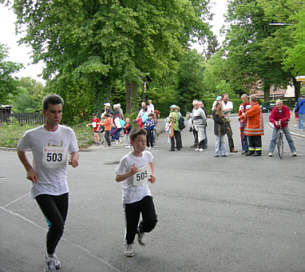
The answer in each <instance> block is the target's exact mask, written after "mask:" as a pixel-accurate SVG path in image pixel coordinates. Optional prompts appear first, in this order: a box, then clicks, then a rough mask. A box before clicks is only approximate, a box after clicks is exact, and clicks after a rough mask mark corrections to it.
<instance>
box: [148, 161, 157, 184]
mask: <svg viewBox="0 0 305 272" xmlns="http://www.w3.org/2000/svg"><path fill="white" fill-rule="evenodd" d="M148 165H149V167H150V170H151V175H150V177H149V181H150V182H151V183H154V182H155V181H156V177H155V175H154V164H153V162H150V163H149V164H148Z"/></svg>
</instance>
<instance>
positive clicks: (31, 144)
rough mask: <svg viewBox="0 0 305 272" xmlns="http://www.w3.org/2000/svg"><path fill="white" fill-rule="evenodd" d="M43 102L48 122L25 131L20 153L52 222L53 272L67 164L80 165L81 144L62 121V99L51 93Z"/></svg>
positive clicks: (49, 256)
mask: <svg viewBox="0 0 305 272" xmlns="http://www.w3.org/2000/svg"><path fill="white" fill-rule="evenodd" d="M42 104H43V110H42V113H43V116H44V118H45V124H44V125H42V126H40V127H37V128H35V129H31V130H28V131H26V132H25V134H24V135H23V137H22V138H21V139H20V141H19V143H18V146H17V149H18V151H17V152H18V157H19V159H20V161H21V163H22V164H23V166H24V168H25V170H26V178H27V179H29V180H30V181H31V182H32V190H31V196H32V198H33V199H36V201H37V203H38V205H39V207H40V209H41V211H42V213H43V215H44V216H45V217H46V219H47V222H48V225H49V231H48V234H47V250H46V253H45V262H46V271H49V272H53V271H56V270H59V269H60V268H61V263H60V261H59V260H58V259H57V257H56V255H55V249H56V246H57V244H58V242H59V240H60V238H61V236H62V234H63V231H64V225H65V220H66V217H67V213H68V200H69V195H68V192H69V189H68V185H67V178H66V172H67V163H69V165H71V166H72V167H77V166H78V146H77V141H76V137H75V134H74V132H73V130H72V129H71V128H69V127H66V126H62V125H60V124H59V123H60V121H61V118H62V107H63V104H64V101H63V99H62V98H61V97H60V96H58V95H49V96H46V97H45V98H44V99H43V102H42ZM27 150H31V151H32V153H33V164H31V163H30V162H29V161H28V158H27V156H26V151H27ZM69 156H70V157H69Z"/></svg>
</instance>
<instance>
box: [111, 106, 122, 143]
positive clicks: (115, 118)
mask: <svg viewBox="0 0 305 272" xmlns="http://www.w3.org/2000/svg"><path fill="white" fill-rule="evenodd" d="M113 110H114V113H113V123H114V126H115V129H114V130H113V131H112V132H111V136H112V138H113V139H114V140H115V143H116V144H118V143H119V142H120V141H121V140H120V133H121V130H122V124H121V115H120V111H119V109H118V106H117V104H115V105H113Z"/></svg>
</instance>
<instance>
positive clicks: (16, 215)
mask: <svg viewBox="0 0 305 272" xmlns="http://www.w3.org/2000/svg"><path fill="white" fill-rule="evenodd" d="M0 209H1V210H3V211H4V212H6V213H8V214H10V215H13V216H15V217H18V218H19V219H21V220H23V221H25V222H27V223H29V224H31V225H33V226H35V227H36V228H38V229H40V230H43V231H48V229H47V228H44V227H42V226H40V225H39V224H37V223H36V222H34V221H32V220H31V219H29V218H27V217H25V216H23V215H21V214H19V213H17V212H14V211H12V210H9V209H7V208H6V207H3V206H0ZM61 240H62V241H65V242H67V243H69V244H70V245H72V246H73V247H75V248H78V249H80V250H81V251H83V252H84V253H86V254H87V255H88V256H90V257H91V258H93V259H95V260H96V261H98V262H99V263H101V264H104V265H106V266H108V267H109V268H111V269H112V270H113V271H116V272H121V270H119V269H118V268H116V267H115V266H113V265H112V264H110V263H109V262H107V261H106V260H104V259H103V258H101V257H98V256H96V255H94V254H93V253H91V251H90V250H89V249H87V248H85V247H83V246H81V245H79V244H77V243H74V242H71V241H69V240H67V239H66V238H62V239H61Z"/></svg>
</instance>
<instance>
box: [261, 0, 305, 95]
mask: <svg viewBox="0 0 305 272" xmlns="http://www.w3.org/2000/svg"><path fill="white" fill-rule="evenodd" d="M258 2H259V5H260V6H261V7H262V8H263V9H264V12H265V17H266V20H267V21H268V22H270V23H278V25H273V26H272V28H273V31H272V33H270V35H269V36H268V37H267V38H266V39H265V40H264V41H263V47H264V49H265V52H266V54H268V55H269V56H270V58H272V59H273V61H275V62H278V63H280V64H281V67H283V68H284V70H285V71H287V74H288V79H289V80H290V81H292V82H293V84H294V87H295V90H296V97H298V96H299V94H300V83H298V82H297V81H296V79H295V76H297V75H298V73H300V72H301V71H302V69H303V67H304V65H303V63H304V62H302V58H303V60H304V55H303V54H302V47H303V48H304V41H305V40H304V24H305V21H304V14H305V2H303V1H298V0H258ZM302 22H303V23H302ZM303 53H304V49H303ZM283 65H284V66H283ZM303 71H304V69H303Z"/></svg>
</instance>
